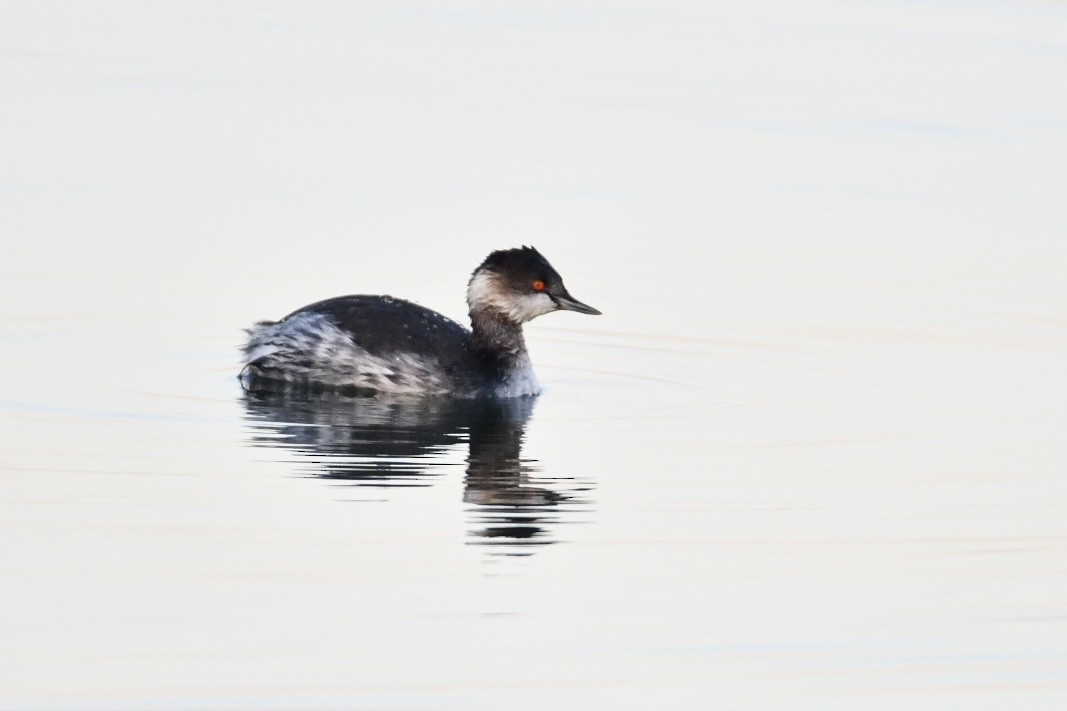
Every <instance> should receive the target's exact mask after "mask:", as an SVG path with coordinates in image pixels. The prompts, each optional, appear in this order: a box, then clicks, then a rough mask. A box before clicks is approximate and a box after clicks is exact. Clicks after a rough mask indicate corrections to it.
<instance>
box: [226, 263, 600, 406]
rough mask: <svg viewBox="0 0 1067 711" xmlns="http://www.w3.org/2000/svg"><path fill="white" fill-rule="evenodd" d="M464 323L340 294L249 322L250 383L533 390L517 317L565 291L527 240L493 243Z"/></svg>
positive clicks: (544, 309)
mask: <svg viewBox="0 0 1067 711" xmlns="http://www.w3.org/2000/svg"><path fill="white" fill-rule="evenodd" d="M467 300H468V304H469V306H470V316H471V328H470V329H467V328H465V327H463V326H461V325H460V324H458V323H456V322H455V321H453V320H451V319H449V318H446V317H445V316H442V315H441V314H439V313H437V312H436V311H432V310H430V309H427V308H425V307H423V306H419V305H418V304H413V303H411V302H409V301H404V300H402V299H395V298H392V297H389V296H369V295H357V296H340V297H336V298H333V299H327V300H325V301H319V302H317V303H314V304H310V305H309V306H305V307H303V308H301V309H299V310H297V311H294V312H293V313H291V314H289V315H288V316H286V317H285V318H283V319H282V320H280V321H276V322H271V321H264V322H260V323H258V324H256V325H255V326H254V327H252V328H251V329H249V340H248V343H247V344H246V345H245V347H244V354H245V366H244V369H243V370H242V372H241V382H242V384H243V385H244V386H245V388H247V389H249V390H259V391H291V390H295V389H310V390H315V389H325V390H334V391H352V392H357V393H358V392H365V393H368V394H373V393H382V394H393V395H451V396H456V397H518V396H524V395H537V394H538V393H540V391H541V387H540V384H539V383H538V380H537V376H536V375H535V374H534V371H533V366H532V364H531V363H530V357H529V354H528V352H527V350H526V343H525V340H524V338H523V333H522V324H523V323H524V322H525V321H528V320H530V319H532V318H535V317H536V316H538V315H541V314H544V313H548V312H550V311H555V310H559V309H565V310H572V311H579V312H581V313H593V314H595V313H599V311H597V310H596V309H593V308H592V307H589V306H586V305H585V304H582V303H581V302H579V301H576V300H575V299H573V298H572V297H571V296H570V295H569V294H568V293H567V291H566V289H565V288H564V287H563V282H562V280H561V279H560V277H559V274H558V273H556V271H555V270H554V269H553V268H552V267H551V265H549V264H548V262H547V261H546V260H545V259H544V257H542V256H541V255H540V254H539V253H538V252H537V251H536V250H534V249H532V248H529V247H524V248H522V249H513V250H505V251H499V252H493V253H492V254H490V255H489V257H487V258H486V260H485V261H484V262H483V263H482V265H481V266H479V267H478V269H476V270H475V271H474V274H473V275H472V276H471V280H470V282H469V284H468V289H467Z"/></svg>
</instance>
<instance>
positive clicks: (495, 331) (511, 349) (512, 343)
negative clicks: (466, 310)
mask: <svg viewBox="0 0 1067 711" xmlns="http://www.w3.org/2000/svg"><path fill="white" fill-rule="evenodd" d="M470 316H471V351H472V352H474V353H476V354H479V355H483V354H484V355H492V356H495V357H496V358H500V359H502V360H514V359H517V358H519V357H521V356H523V355H524V354H525V353H526V341H525V340H524V339H523V337H522V326H520V325H519V324H517V323H515V322H514V321H512V320H511V319H509V318H508V317H507V316H505V315H504V314H502V313H500V312H499V311H495V310H491V309H479V310H478V311H477V312H474V311H472V312H471V315H470Z"/></svg>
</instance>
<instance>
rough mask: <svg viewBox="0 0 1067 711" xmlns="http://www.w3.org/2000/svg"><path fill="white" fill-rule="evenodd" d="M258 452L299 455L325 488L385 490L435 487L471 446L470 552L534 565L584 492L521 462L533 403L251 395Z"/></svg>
mask: <svg viewBox="0 0 1067 711" xmlns="http://www.w3.org/2000/svg"><path fill="white" fill-rule="evenodd" d="M243 399H244V405H245V409H246V412H247V414H246V419H247V420H248V422H249V423H250V424H251V425H252V434H251V441H252V443H253V444H254V445H256V446H263V447H278V448H282V449H285V450H289V451H292V452H296V453H298V454H299V455H300V458H301V460H303V461H304V462H306V463H307V466H305V467H303V468H304V469H306V470H307V471H309V472H310V473H312V474H313V475H315V476H317V477H321V478H324V479H335V480H343V481H346V482H351V483H353V484H357V485H361V486H373V487H379V488H386V489H387V488H394V487H412V486H429V485H431V484H432V483H433V481H434V479H435V478H437V477H439V476H441V475H442V474H445V473H446V472H448V471H449V470H450V467H451V466H453V465H455V464H458V463H459V462H457V461H455V459H456V457H455V453H456V451H457V450H458V449H459V448H460V447H461V446H462V445H463V444H464V443H466V444H467V445H468V453H467V457H466V461H465V463H466V476H465V479H464V490H463V501H464V502H465V503H466V504H468V505H469V508H468V521H469V525H470V535H471V542H472V543H481V544H489V545H494V546H498V548H497V549H496V550H497V551H498V552H501V553H504V554H507V555H528V554H529V553H530V552H532V550H533V549H532V548H531V546H536V545H544V544H547V543H554V542H556V541H555V539H554V535H553V534H554V530H555V529H556V527H557V524H560V523H563V522H565V521H568V520H573V516H574V515H575V514H576V512H578V511H581V510H582V509H583V508H584V504H585V503H586V500H585V495H584V492H585V491H587V490H588V487H587V486H585V485H583V484H582V483H581V482H579V481H576V480H574V479H564V478H558V477H557V478H552V477H547V476H545V475H544V474H543V473H542V472H541V471H540V467H539V466H538V465H537V462H536V461H535V460H529V459H523V458H522V456H521V454H522V442H523V436H524V433H525V430H526V423H527V422H528V421H529V419H530V416H531V414H532V413H533V408H534V404H535V402H536V399H535V398H528V397H523V398H509V399H502V400H495V399H494V400H457V399H451V398H423V399H392V400H390V399H384V398H369V397H354V396H353V397H349V396H342V395H334V394H321V393H320V394H310V395H308V394H305V396H303V397H280V396H277V395H269V396H268V395H263V394H256V393H245V394H244V396H243Z"/></svg>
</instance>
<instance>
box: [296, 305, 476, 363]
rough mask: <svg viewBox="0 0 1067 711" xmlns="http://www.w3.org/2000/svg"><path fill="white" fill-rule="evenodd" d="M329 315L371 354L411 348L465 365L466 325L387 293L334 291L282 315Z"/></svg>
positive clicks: (411, 351) (466, 353)
mask: <svg viewBox="0 0 1067 711" xmlns="http://www.w3.org/2000/svg"><path fill="white" fill-rule="evenodd" d="M304 313H316V314H323V315H325V316H329V317H330V318H331V319H332V320H333V321H334V322H335V323H336V324H337V325H338V326H340V327H341V328H342V329H344V330H345V331H347V332H348V334H349V335H350V336H351V338H352V341H353V342H354V343H355V344H356V345H358V346H359V347H361V348H364V349H366V350H367V351H369V352H370V353H373V354H375V355H382V356H388V355H390V354H393V353H413V354H419V355H421V356H422V357H425V358H431V357H432V358H434V359H436V360H437V361H438V362H439V363H440V364H441V366H442V367H444V368H445V369H446V370H452V369H454V368H457V367H458V368H466V367H468V366H469V363H470V354H469V353H468V350H467V346H468V343H469V341H470V331H469V330H467V329H466V328H464V327H463V326H461V325H459V324H458V323H456V322H455V321H453V320H452V319H449V318H445V317H444V316H442V315H441V314H439V313H437V312H436V311H433V310H431V309H428V308H426V307H425V306H419V305H418V304H413V303H411V302H410V301H404V300H403V299H394V298H393V297H391V296H369V295H366V294H359V295H354V296H337V297H334V298H332V299H326V300H325V301H318V302H316V303H314V304H309V305H308V306H305V307H304V308H302V309H299V310H297V311H294V312H293V313H291V314H289V316H286V318H290V317H291V316H295V315H297V314H304Z"/></svg>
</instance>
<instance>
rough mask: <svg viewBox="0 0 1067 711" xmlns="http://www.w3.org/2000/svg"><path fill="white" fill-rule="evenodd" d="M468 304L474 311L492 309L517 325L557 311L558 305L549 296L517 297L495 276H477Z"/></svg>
mask: <svg viewBox="0 0 1067 711" xmlns="http://www.w3.org/2000/svg"><path fill="white" fill-rule="evenodd" d="M467 302H468V303H469V304H470V305H471V308H472V309H477V308H479V307H482V308H485V307H488V308H491V309H493V310H495V311H500V312H502V313H505V314H507V315H508V317H509V318H511V319H512V320H513V321H515V322H516V323H525V322H527V321H529V320H530V319H534V318H537V317H538V316H541V315H543V314H547V313H549V312H551V311H555V310H556V304H555V302H554V301H552V298H551V297H550V296H549V295H548V294H536V293H530V294H522V295H516V294H514V293H512V292H510V291H508V290H507V289H505V288H503V287H502V286H501V285H500V282H499V280H498V279H497V278H496V276H495V275H493V274H490V273H486V272H483V273H479V274H475V275H474V277H473V278H472V279H471V283H470V286H468V287H467Z"/></svg>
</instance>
